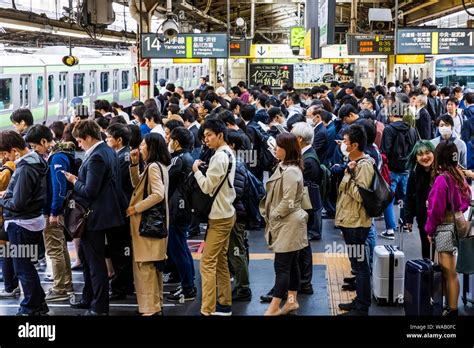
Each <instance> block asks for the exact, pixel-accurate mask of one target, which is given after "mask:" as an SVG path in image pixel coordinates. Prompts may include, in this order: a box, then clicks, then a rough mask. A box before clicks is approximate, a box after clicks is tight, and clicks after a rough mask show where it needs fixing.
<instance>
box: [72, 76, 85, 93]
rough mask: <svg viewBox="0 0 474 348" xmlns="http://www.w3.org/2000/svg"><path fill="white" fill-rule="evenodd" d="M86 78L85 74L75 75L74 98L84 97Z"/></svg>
mask: <svg viewBox="0 0 474 348" xmlns="http://www.w3.org/2000/svg"><path fill="white" fill-rule="evenodd" d="M84 77H85V74H74V78H73V85H74V86H73V87H74V88H73V91H74V97H82V96H83V95H84Z"/></svg>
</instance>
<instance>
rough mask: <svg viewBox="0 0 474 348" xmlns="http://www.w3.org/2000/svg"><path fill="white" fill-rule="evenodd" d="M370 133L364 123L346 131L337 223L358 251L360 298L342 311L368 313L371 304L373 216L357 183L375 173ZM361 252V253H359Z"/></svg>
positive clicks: (365, 181) (355, 262)
mask: <svg viewBox="0 0 474 348" xmlns="http://www.w3.org/2000/svg"><path fill="white" fill-rule="evenodd" d="M366 145H367V135H366V132H365V129H364V127H363V126H361V125H352V126H351V127H350V128H349V129H347V130H346V131H345V132H344V140H343V142H342V143H341V150H342V151H343V152H344V153H345V154H346V155H347V157H348V158H349V163H348V165H347V169H346V170H345V172H344V177H343V179H342V181H341V183H340V184H339V196H338V199H337V203H336V218H335V224H336V226H338V227H339V228H340V229H341V231H342V233H343V235H344V241H345V243H346V245H347V246H348V247H353V248H354V247H355V249H352V250H358V251H359V252H357V253H350V256H349V259H350V262H351V266H352V268H353V270H354V271H355V273H356V281H355V284H356V293H357V296H356V298H355V299H354V300H353V301H352V302H350V303H341V304H339V308H340V309H342V310H344V311H348V312H347V313H345V314H342V315H349V316H366V315H368V312H369V307H370V304H371V302H372V301H371V291H370V267H369V260H368V259H367V257H366V255H367V252H365V242H366V240H367V236H368V235H369V230H370V226H371V224H372V219H371V218H370V217H369V216H368V214H367V212H366V210H365V208H364V207H363V202H362V197H361V196H360V193H359V189H358V187H357V186H360V187H364V188H368V187H369V186H370V184H371V183H372V180H373V177H374V160H373V159H372V158H371V157H370V156H368V155H366V154H365V153H364V150H365V148H366ZM356 254H360V255H356Z"/></svg>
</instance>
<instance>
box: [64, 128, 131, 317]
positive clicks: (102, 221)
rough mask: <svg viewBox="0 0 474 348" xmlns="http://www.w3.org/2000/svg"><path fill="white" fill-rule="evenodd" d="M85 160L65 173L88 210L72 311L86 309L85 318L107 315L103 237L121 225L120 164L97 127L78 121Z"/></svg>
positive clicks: (77, 133)
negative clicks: (79, 284) (76, 170)
mask: <svg viewBox="0 0 474 348" xmlns="http://www.w3.org/2000/svg"><path fill="white" fill-rule="evenodd" d="M72 134H73V136H74V138H76V140H77V142H78V143H79V146H80V147H81V148H82V149H83V150H85V152H86V153H85V158H84V162H83V163H82V166H81V168H80V169H79V174H78V176H77V177H76V176H75V175H73V174H71V173H66V174H65V175H66V179H67V180H68V181H69V182H70V183H72V184H73V186H74V195H73V197H74V199H75V201H76V203H78V204H80V205H81V206H83V207H87V208H88V209H90V210H91V211H90V214H89V217H88V219H87V224H86V227H85V231H84V233H83V235H82V238H81V244H80V249H79V253H80V255H81V260H83V263H84V271H83V272H84V289H83V291H82V299H81V301H79V302H76V303H73V304H71V306H72V307H73V308H82V309H88V311H87V312H86V313H85V314H86V315H92V316H95V315H107V314H108V312H109V281H108V275H107V267H106V264H105V234H106V233H107V232H108V231H109V230H110V229H113V228H118V227H122V226H123V225H124V224H125V210H126V205H127V202H125V201H124V199H123V197H124V196H123V195H122V194H121V193H120V190H121V177H120V165H119V161H118V158H117V154H116V153H115V151H114V150H113V149H112V148H110V147H109V146H107V145H106V144H105V143H104V142H103V141H102V140H101V131H100V127H99V125H98V124H97V123H96V122H95V121H93V120H83V121H80V122H79V123H78V124H76V126H75V127H74V130H73V133H72Z"/></svg>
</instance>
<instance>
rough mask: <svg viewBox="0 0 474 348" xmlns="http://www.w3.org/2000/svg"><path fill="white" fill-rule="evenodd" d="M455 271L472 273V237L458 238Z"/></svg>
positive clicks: (473, 242)
mask: <svg viewBox="0 0 474 348" xmlns="http://www.w3.org/2000/svg"><path fill="white" fill-rule="evenodd" d="M456 272H458V273H463V274H473V273H474V237H473V236H471V237H467V238H463V239H459V242H458V260H457V263H456Z"/></svg>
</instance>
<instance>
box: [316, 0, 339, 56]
mask: <svg viewBox="0 0 474 348" xmlns="http://www.w3.org/2000/svg"><path fill="white" fill-rule="evenodd" d="M335 18H336V0H319V12H318V27H319V45H320V46H321V47H324V46H327V45H332V44H334V27H335V23H334V20H335Z"/></svg>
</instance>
